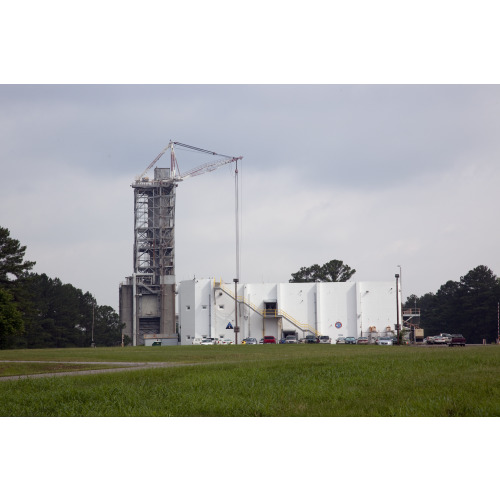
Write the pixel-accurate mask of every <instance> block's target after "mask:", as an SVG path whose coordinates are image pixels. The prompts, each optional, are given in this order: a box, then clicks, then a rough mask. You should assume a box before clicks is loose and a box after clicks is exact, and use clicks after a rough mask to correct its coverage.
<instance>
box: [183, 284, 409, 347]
mask: <svg viewBox="0 0 500 500" xmlns="http://www.w3.org/2000/svg"><path fill="white" fill-rule="evenodd" d="M237 296H238V305H237V310H235V299H234V283H223V282H218V281H214V280H212V279H193V280H189V281H182V282H181V283H180V284H179V285H178V297H177V298H178V318H179V329H180V335H179V337H180V343H181V344H182V345H189V344H192V343H193V340H194V338H195V337H197V338H202V337H214V338H226V339H227V338H229V339H231V340H233V341H235V340H236V339H235V334H234V327H235V326H236V322H237V324H238V326H239V328H240V331H239V333H238V339H237V341H238V343H240V342H241V341H242V340H243V339H244V338H247V337H254V338H256V339H257V340H259V339H261V338H262V337H263V336H264V335H272V336H274V337H276V339H277V340H278V341H279V339H281V338H283V336H286V335H287V334H288V333H292V332H294V333H296V334H297V335H298V337H299V338H303V337H304V336H305V335H310V334H315V335H328V336H329V337H330V338H331V339H332V342H335V340H336V339H337V338H338V337H339V336H344V337H348V336H351V337H356V338H357V337H361V336H364V337H369V338H372V339H375V338H377V337H379V336H381V335H386V334H387V333H389V334H392V333H394V330H395V324H396V322H397V316H398V315H397V308H398V306H399V307H400V304H401V300H398V301H396V284H395V283H394V282H370V281H360V282H342V283H260V284H256V283H248V284H244V283H240V284H238V289H237ZM399 299H400V298H399ZM399 313H400V317H401V311H399Z"/></svg>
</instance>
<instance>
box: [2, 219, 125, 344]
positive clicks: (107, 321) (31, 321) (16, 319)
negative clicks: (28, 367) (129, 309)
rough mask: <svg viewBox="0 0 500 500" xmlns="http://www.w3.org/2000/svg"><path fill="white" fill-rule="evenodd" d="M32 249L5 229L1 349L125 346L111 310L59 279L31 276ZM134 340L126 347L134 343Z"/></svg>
mask: <svg viewBox="0 0 500 500" xmlns="http://www.w3.org/2000/svg"><path fill="white" fill-rule="evenodd" d="M25 251H26V247H23V246H21V245H20V243H19V242H18V241H17V240H14V239H12V238H10V233H9V231H8V230H7V229H5V228H2V227H0V349H8V348H21V349H22V348H43V347H90V345H91V344H92V338H93V340H94V343H95V345H97V346H116V345H121V342H122V334H121V327H122V325H121V323H120V321H119V316H118V314H117V313H116V312H115V311H114V309H113V308H111V307H109V306H99V305H97V303H96V300H95V298H94V297H93V296H92V295H91V294H90V293H89V292H86V293H83V292H82V290H79V289H77V288H75V287H74V286H73V285H70V284H64V283H62V282H61V280H60V279H58V278H54V279H52V278H49V277H48V276H47V275H46V274H36V273H33V272H30V270H31V268H32V267H33V266H34V264H35V262H29V261H24V253H25ZM129 341H130V340H129V338H128V337H126V338H125V339H124V343H125V344H127V343H129Z"/></svg>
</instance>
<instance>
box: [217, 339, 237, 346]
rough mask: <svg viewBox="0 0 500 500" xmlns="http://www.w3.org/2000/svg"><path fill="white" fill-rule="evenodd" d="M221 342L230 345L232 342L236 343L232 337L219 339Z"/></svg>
mask: <svg viewBox="0 0 500 500" xmlns="http://www.w3.org/2000/svg"><path fill="white" fill-rule="evenodd" d="M219 344H221V345H230V344H234V342H233V341H232V340H231V339H219Z"/></svg>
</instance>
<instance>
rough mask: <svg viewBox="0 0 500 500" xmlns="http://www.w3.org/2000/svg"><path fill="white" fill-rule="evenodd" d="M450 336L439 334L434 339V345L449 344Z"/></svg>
mask: <svg viewBox="0 0 500 500" xmlns="http://www.w3.org/2000/svg"><path fill="white" fill-rule="evenodd" d="M450 342H451V335H450V334H449V333H440V334H439V335H436V336H435V337H434V344H449V343H450Z"/></svg>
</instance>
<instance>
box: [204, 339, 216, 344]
mask: <svg viewBox="0 0 500 500" xmlns="http://www.w3.org/2000/svg"><path fill="white" fill-rule="evenodd" d="M200 345H215V339H211V338H208V339H203V340H202V341H201V344H200Z"/></svg>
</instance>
